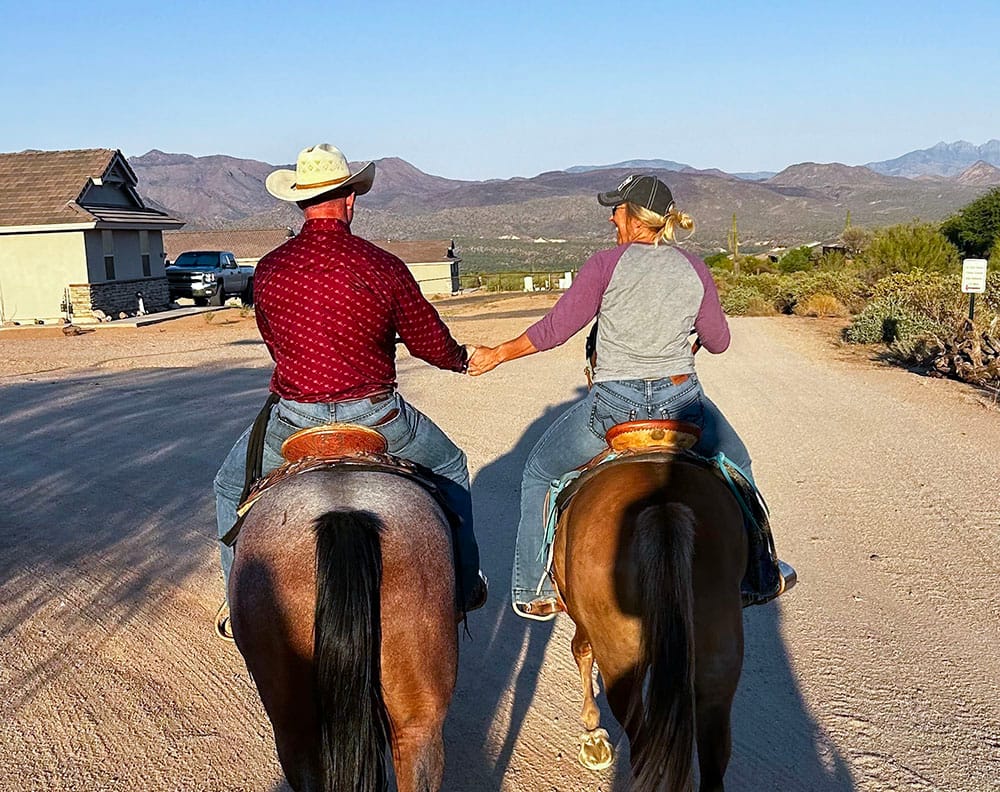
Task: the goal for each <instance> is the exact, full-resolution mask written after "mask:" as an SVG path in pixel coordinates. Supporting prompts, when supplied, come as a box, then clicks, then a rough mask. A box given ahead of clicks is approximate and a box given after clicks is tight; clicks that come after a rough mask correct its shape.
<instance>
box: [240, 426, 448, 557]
mask: <svg viewBox="0 0 1000 792" xmlns="http://www.w3.org/2000/svg"><path fill="white" fill-rule="evenodd" d="M387 447H388V444H387V442H386V440H385V438H384V437H383V436H382V435H381V434H379V433H378V432H377V431H375V430H374V429H371V428H369V427H367V426H361V425H360V424H348V423H333V424H324V425H322V426H313V427H309V428H306V429H300V430H299V431H297V432H295V433H294V434H292V435H290V436H289V437H288V439H286V440H285V442H284V443H282V444H281V454H282V456H283V457H284V458H285V462H284V463H283V464H281V465H279V466H278V467H276V468H275V469H274V470H272V471H270V472H269V473H266V474H264V475H263V476H261V477H260V478H258V479H256V480H255V481H254V482H253V484H252V485H251V486H250V487H249V489H248V491H247V494H246V497H244V498H243V501H242V503H240V505H239V506H238V507H237V509H236V515H237V519H236V524H235V525H234V526H233V527H232V528H231V529H230V530H229V532H228V533H227V534H226V535H225V536H223V537H222V540H221V541H222V542H223V544H226V545H228V546H229V547H232V546H233V545H235V544H236V539H237V537H238V536H239V533H240V529H241V528H242V526H243V521H244V519H245V518H246V516H247V514H248V513H249V512H250V509H251V508H253V505H254V504H255V503H256V502H257V501H258V500H259V499H260V497H261V496H262V495H263V494H264V493H265V492H267V491H268V490H269V489H271V488H272V487H274V486H275V485H276V484H278V483H279V482H281V481H284V480H285V479H287V478H291V477H292V476H298V475H300V474H302V473H310V472H312V471H316V470H331V469H334V468H337V469H349V470H367V471H378V472H381V473H391V474H393V475H397V476H402V477H403V478H408V479H410V480H412V481H414V482H416V483H417V484H419V485H420V486H421V487H423V488H424V489H425V490H427V492H429V493H430V494H431V495H432V496H433V497H434V499H435V501H437V503H438V505H439V506H440V507H441V510H442V511H443V512H444V513H445V516H446V517H447V518H448V523H449V525H450V526H451V529H452V536H453V538H454V536H455V535H456V532H457V531H458V529H459V527H460V525H461V522H462V520H461V517H459V515H457V514H456V513H455V512H454V511H453V510H452V508H451V507H450V506H449V504H448V502H447V500H446V499H445V497H444V495H443V493H442V491H441V488H440V486H439V485H438V484H437V483H436V480H437V479H438V478H439V476H438V475H437V474H436V473H434V472H433V471H431V470H430V469H428V468H425V467H423V466H422V465H418V464H417V463H416V462H411V461H409V460H407V459H403V458H401V457H398V456H394V455H393V454H389V453H387V452H386V448H387Z"/></svg>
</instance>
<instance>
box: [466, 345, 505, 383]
mask: <svg viewBox="0 0 1000 792" xmlns="http://www.w3.org/2000/svg"><path fill="white" fill-rule="evenodd" d="M502 362H503V359H502V358H501V357H500V353H499V351H498V350H497V349H496V348H495V347H488V346H480V347H474V348H473V352H472V354H471V355H470V356H469V375H470V376H473V377H478V376H479V375H480V374H485V373H486V372H487V371H493V369H495V368H496V367H497V366H499V365H500V364H501V363H502Z"/></svg>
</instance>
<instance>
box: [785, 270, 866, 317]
mask: <svg viewBox="0 0 1000 792" xmlns="http://www.w3.org/2000/svg"><path fill="white" fill-rule="evenodd" d="M783 292H784V295H785V298H784V299H785V305H786V308H785V309H784V310H787V311H794V310H795V306H796V304H797V303H799V302H800V301H802V300H807V299H808V298H809V297H812V296H813V295H816V294H829V295H831V296H833V297H834V298H836V299H837V301H838V302H840V303H841V304H842V305H843V306H844V307H845V308H846V309H847V310H848V311H849V312H851V313H856V312H858V311H860V310H861V309H862V308H863V307H864V305H865V302H866V300H867V299H868V296H869V294H870V292H871V290H870V288H869V287H868V286H867V285H866V284H865V282H864V281H862V280H861V279H860V278H859V277H857V276H856V275H853V274H851V273H849V272H824V271H816V272H798V273H794V274H792V275H789V276H788V277H787V278H785V279H784V283H783Z"/></svg>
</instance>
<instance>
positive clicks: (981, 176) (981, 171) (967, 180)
mask: <svg viewBox="0 0 1000 792" xmlns="http://www.w3.org/2000/svg"><path fill="white" fill-rule="evenodd" d="M955 181H956V182H958V183H959V184H967V185H970V186H975V187H995V186H996V185H1000V168H998V167H996V166H995V165H990V164H989V163H988V162H983V161H982V160H978V161H977V162H975V163H974V164H972V165H970V166H969V167H968V168H966V169H965V170H964V171H962V172H961V173H960V174H959V175H958V176H956V177H955Z"/></svg>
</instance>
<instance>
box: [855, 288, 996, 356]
mask: <svg viewBox="0 0 1000 792" xmlns="http://www.w3.org/2000/svg"><path fill="white" fill-rule="evenodd" d="M967 310H968V298H967V297H966V296H965V295H963V294H962V292H961V287H960V282H959V277H958V276H957V275H943V274H940V273H932V272H931V273H929V272H922V271H919V270H917V271H914V272H905V273H895V274H893V275H890V276H888V277H886V278H883V279H882V280H880V281H879V282H878V283H876V284H875V286H874V288H873V289H872V299H871V302H869V303H868V305H866V306H865V308H864V310H863V311H862V312H861V313H860V314H859V315H858V316H857V318H856V319H855V320H854V322H853V323H852V325H851V327H850V328H849V329H848V331H847V334H846V337H847V340H848V341H853V342H855V343H864V344H872V343H878V342H880V341H881V342H883V343H886V344H897V345H901V347H902V346H905V345H907V344H911V343H913V342H914V341H915V340H916V339H917V337H919V336H921V335H925V334H926V335H941V334H946V333H947V332H948V329H949V328H951V327H954V326H956V325H957V324H959V323H960V322H961V321H962V319H963V317H964V316H966V314H967ZM994 315H995V314H994ZM991 318H992V316H991V315H990V314H989V312H988V309H987V311H984V313H983V315H982V316H981V317H980V320H981V321H983V322H988V321H990V320H991Z"/></svg>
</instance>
